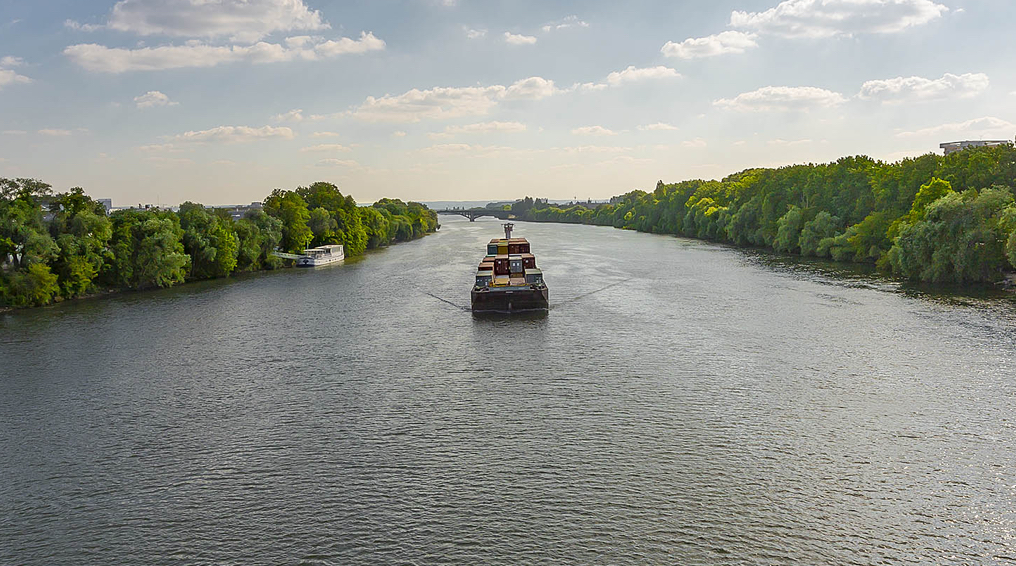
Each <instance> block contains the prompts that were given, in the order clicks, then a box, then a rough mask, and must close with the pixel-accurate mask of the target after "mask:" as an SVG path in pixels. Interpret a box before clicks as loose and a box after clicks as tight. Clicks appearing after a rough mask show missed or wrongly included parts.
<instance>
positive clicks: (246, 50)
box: [63, 32, 385, 73]
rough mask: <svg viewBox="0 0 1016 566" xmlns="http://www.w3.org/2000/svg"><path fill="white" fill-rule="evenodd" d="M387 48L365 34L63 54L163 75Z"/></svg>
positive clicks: (92, 48)
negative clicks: (171, 71) (164, 72)
mask: <svg viewBox="0 0 1016 566" xmlns="http://www.w3.org/2000/svg"><path fill="white" fill-rule="evenodd" d="M384 48H385V42H384V40H381V39H378V38H377V37H375V36H374V34H373V33H370V32H363V33H361V34H360V39H358V40H353V39H349V38H348V37H343V38H341V39H339V40H337V41H335V40H328V41H322V40H312V41H311V42H300V41H298V42H295V43H291V44H289V45H282V44H279V43H266V42H258V43H255V44H254V45H250V46H241V45H229V46H224V45H210V44H207V43H201V42H198V41H194V42H188V43H187V44H186V45H163V46H159V47H141V48H138V49H125V48H121V47H115V48H110V47H105V46H103V45H97V44H94V43H82V44H78V45H71V46H68V47H67V48H65V49H64V51H63V53H64V55H66V56H67V57H68V58H69V59H70V60H71V61H72V62H74V63H76V64H77V65H79V66H80V67H83V68H85V69H87V70H89V71H96V72H100V73H125V72H128V71H160V70H165V69H181V68H190V67H215V66H217V65H221V64H226V63H237V62H245V63H278V62H284V61H293V60H304V61H316V60H320V59H324V58H329V57H337V56H339V55H343V54H360V53H366V52H368V51H376V50H381V49H384Z"/></svg>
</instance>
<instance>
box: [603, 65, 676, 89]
mask: <svg viewBox="0 0 1016 566" xmlns="http://www.w3.org/2000/svg"><path fill="white" fill-rule="evenodd" d="M678 78H681V74H680V73H678V72H677V71H675V70H674V69H671V68H670V67H664V66H663V65H659V66H656V67H645V68H642V69H638V68H636V67H635V66H634V65H629V66H628V68H626V69H624V70H623V71H614V72H613V73H610V74H609V75H607V82H608V83H609V84H611V85H614V86H617V85H619V84H621V83H630V82H636V81H643V80H648V79H678Z"/></svg>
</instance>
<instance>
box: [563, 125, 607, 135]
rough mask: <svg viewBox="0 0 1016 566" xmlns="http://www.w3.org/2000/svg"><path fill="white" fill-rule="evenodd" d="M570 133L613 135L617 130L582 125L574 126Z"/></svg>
mask: <svg viewBox="0 0 1016 566" xmlns="http://www.w3.org/2000/svg"><path fill="white" fill-rule="evenodd" d="M571 133H573V134H575V135H581V136H613V135H616V134H617V132H614V131H611V130H608V129H607V128H604V127H603V126H582V127H581V128H575V129H574V130H572V131H571Z"/></svg>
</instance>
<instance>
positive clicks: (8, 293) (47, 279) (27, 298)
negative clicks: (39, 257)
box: [0, 263, 60, 307]
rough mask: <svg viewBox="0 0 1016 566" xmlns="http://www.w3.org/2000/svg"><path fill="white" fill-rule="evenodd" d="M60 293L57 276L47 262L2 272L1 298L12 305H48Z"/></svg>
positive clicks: (0, 283)
mask: <svg viewBox="0 0 1016 566" xmlns="http://www.w3.org/2000/svg"><path fill="white" fill-rule="evenodd" d="M59 293H60V286H59V285H58V284H57V276H56V274H54V273H52V272H50V270H49V266H48V265H46V264H43V263H33V264H31V265H29V266H28V267H27V268H26V269H23V270H19V271H13V272H11V273H9V274H4V273H0V298H2V300H3V302H4V303H5V304H8V305H10V306H14V307H30V306H42V305H48V304H49V303H51V302H52V301H53V300H54V299H55V298H56V297H57V296H59Z"/></svg>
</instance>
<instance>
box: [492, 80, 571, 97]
mask: <svg viewBox="0 0 1016 566" xmlns="http://www.w3.org/2000/svg"><path fill="white" fill-rule="evenodd" d="M558 92H560V91H559V90H558V88H557V87H556V86H554V81H552V80H548V79H545V78H543V77H529V78H528V79H522V80H519V81H515V82H514V83H512V85H511V86H509V87H508V89H507V90H506V91H505V98H508V99H514V100H540V99H542V98H547V97H548V96H553V95H555V94H557V93H558Z"/></svg>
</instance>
